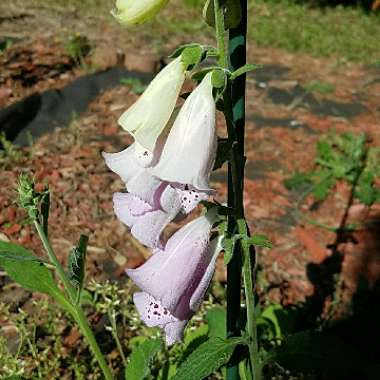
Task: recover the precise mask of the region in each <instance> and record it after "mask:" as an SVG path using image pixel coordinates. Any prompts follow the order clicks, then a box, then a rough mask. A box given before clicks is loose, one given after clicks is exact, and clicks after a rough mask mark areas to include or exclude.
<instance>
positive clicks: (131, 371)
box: [125, 339, 162, 380]
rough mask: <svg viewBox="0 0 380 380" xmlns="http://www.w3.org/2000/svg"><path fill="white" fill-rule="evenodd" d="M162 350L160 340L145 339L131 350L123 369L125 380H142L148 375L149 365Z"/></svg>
mask: <svg viewBox="0 0 380 380" xmlns="http://www.w3.org/2000/svg"><path fill="white" fill-rule="evenodd" d="M161 348H162V343H161V340H159V339H147V340H145V341H144V342H142V343H141V344H140V345H138V346H137V347H136V348H134V349H133V351H132V353H131V355H130V357H129V362H128V364H127V366H126V368H125V380H144V379H146V377H147V376H148V375H149V374H150V368H149V365H150V363H151V361H152V360H153V358H154V356H155V355H156V354H157V353H158V351H160V350H161Z"/></svg>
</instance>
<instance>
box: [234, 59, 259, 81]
mask: <svg viewBox="0 0 380 380" xmlns="http://www.w3.org/2000/svg"><path fill="white" fill-rule="evenodd" d="M261 67H262V65H256V64H254V63H248V64H246V65H244V66H242V67H239V68H238V69H237V70H235V71H234V72H233V73H232V74H231V80H234V79H236V78H237V77H238V76H240V75H243V74H246V73H248V72H249V71H253V70H257V69H260V68H261Z"/></svg>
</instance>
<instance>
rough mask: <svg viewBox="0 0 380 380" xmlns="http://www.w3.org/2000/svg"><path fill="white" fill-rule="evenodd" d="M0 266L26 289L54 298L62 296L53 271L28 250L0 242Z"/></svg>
mask: <svg viewBox="0 0 380 380" xmlns="http://www.w3.org/2000/svg"><path fill="white" fill-rule="evenodd" d="M0 265H1V266H2V267H3V268H4V270H5V271H6V272H7V274H8V275H9V277H10V278H11V279H12V280H13V281H15V282H17V283H18V284H20V285H22V286H23V287H24V288H27V289H30V290H33V291H38V292H41V293H47V294H49V295H51V296H53V297H56V296H57V295H58V296H62V293H61V291H60V290H59V289H58V287H57V285H56V284H55V282H54V280H53V276H52V273H51V271H50V270H49V269H48V268H47V267H46V266H45V264H44V263H43V262H41V260H40V259H39V258H38V257H37V256H35V255H33V253H32V252H30V251H29V250H27V249H26V248H24V247H22V246H20V245H17V244H13V243H8V242H3V241H0Z"/></svg>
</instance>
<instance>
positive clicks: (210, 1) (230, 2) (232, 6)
mask: <svg viewBox="0 0 380 380" xmlns="http://www.w3.org/2000/svg"><path fill="white" fill-rule="evenodd" d="M220 6H221V7H223V8H224V12H223V13H224V29H226V30H227V29H231V28H236V27H237V26H238V25H239V23H240V20H241V17H242V9H241V5H240V2H239V1H235V0H224V1H223V2H222V1H220ZM203 19H204V20H205V22H206V23H207V24H208V25H210V26H212V27H213V28H214V27H215V11H214V0H207V1H206V3H205V5H204V7H203Z"/></svg>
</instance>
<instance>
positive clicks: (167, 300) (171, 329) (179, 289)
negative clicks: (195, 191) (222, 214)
mask: <svg viewBox="0 0 380 380" xmlns="http://www.w3.org/2000/svg"><path fill="white" fill-rule="evenodd" d="M214 221H215V213H213V212H212V211H210V212H209V213H208V214H206V216H202V217H199V218H197V219H195V220H193V221H192V222H190V223H188V224H187V225H185V226H184V227H182V228H181V229H180V230H178V231H177V232H176V233H175V234H174V235H173V236H172V237H171V238H170V239H169V241H168V242H167V244H166V246H165V248H164V249H163V250H155V253H154V255H153V256H152V257H150V258H149V260H148V261H147V262H146V263H145V264H143V265H142V266H141V267H139V268H137V269H128V270H127V271H126V272H127V274H128V276H129V277H130V278H131V279H132V280H133V281H134V282H135V283H136V285H137V286H138V287H139V288H140V289H141V290H142V291H143V294H146V296H145V298H144V303H142V296H138V297H139V298H138V300H137V302H138V304H137V303H136V300H135V303H136V306H137V308H138V310H139V313H140V315H141V318H142V319H143V320H144V321H145V322H146V323H147V325H148V326H153V324H152V323H155V324H154V325H155V326H156V325H157V326H160V327H161V328H163V329H164V331H165V333H166V337H167V342H172V343H174V342H175V341H177V340H180V339H182V334H183V329H184V327H185V325H186V323H187V321H188V320H189V319H190V318H191V317H192V315H193V314H194V312H195V311H196V309H197V308H198V307H199V305H200V303H201V301H202V299H203V297H204V294H205V292H206V290H207V288H208V286H209V283H210V281H211V278H212V275H213V273H214V269H215V260H216V257H217V254H218V252H219V249H217V248H216V247H217V246H216V244H214V241H212V242H211V243H210V242H209V236H210V230H211V227H212V225H213V223H214ZM148 296H149V297H150V298H147V297H148ZM142 305H145V306H144V307H143V306H142ZM155 312H156V313H155ZM169 316H171V317H173V318H174V320H173V321H171V322H170V323H169V322H167V319H166V318H165V317H169ZM152 321H154V322H152ZM162 321H165V323H163V322H162Z"/></svg>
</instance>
